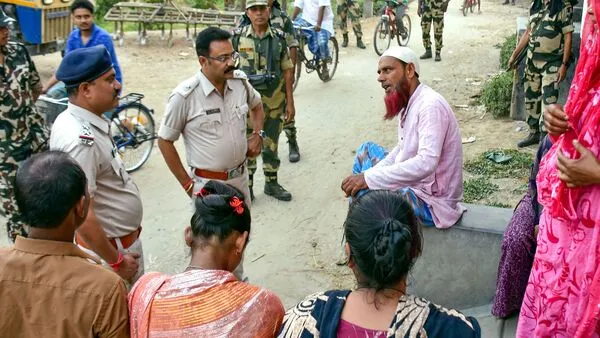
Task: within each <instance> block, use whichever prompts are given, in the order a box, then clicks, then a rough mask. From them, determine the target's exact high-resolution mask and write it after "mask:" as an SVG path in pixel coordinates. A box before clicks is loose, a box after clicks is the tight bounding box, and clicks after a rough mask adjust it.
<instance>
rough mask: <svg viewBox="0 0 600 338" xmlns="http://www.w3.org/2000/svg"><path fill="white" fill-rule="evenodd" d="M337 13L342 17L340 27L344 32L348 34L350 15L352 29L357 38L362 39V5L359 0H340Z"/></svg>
mask: <svg viewBox="0 0 600 338" xmlns="http://www.w3.org/2000/svg"><path fill="white" fill-rule="evenodd" d="M337 14H338V16H339V17H340V29H341V30H342V34H344V35H346V34H348V23H347V21H348V17H350V21H352V30H353V31H354V35H356V38H357V39H362V29H361V27H360V6H359V5H358V1H355V0H354V1H350V0H340V1H338V4H337Z"/></svg>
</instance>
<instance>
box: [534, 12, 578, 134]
mask: <svg viewBox="0 0 600 338" xmlns="http://www.w3.org/2000/svg"><path fill="white" fill-rule="evenodd" d="M548 7H549V6H548V5H545V6H544V8H542V9H541V10H540V11H538V12H537V13H535V14H533V15H531V16H530V18H529V27H528V28H529V29H530V32H531V34H532V35H531V36H530V37H529V44H528V47H529V48H528V50H527V61H526V63H525V112H526V121H527V124H528V125H529V129H530V132H531V133H538V132H540V131H543V128H544V123H543V118H542V114H541V111H542V107H541V103H542V102H543V104H544V105H549V104H553V103H556V102H557V100H558V83H556V80H557V79H558V70H559V69H560V67H561V65H562V62H563V54H564V44H565V39H564V35H565V34H567V33H570V32H573V30H574V28H573V7H572V6H571V4H570V3H569V2H566V3H565V7H564V8H563V9H562V10H561V11H560V12H558V13H557V14H556V15H554V16H553V17H550V13H549V8H548ZM538 26H539V28H538Z"/></svg>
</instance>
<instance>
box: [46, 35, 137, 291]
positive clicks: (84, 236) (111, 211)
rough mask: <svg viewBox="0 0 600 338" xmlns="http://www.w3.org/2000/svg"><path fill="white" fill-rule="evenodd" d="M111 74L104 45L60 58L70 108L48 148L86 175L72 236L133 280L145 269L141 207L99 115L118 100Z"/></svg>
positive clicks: (56, 126)
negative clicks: (86, 202)
mask: <svg viewBox="0 0 600 338" xmlns="http://www.w3.org/2000/svg"><path fill="white" fill-rule="evenodd" d="M115 76H116V75H115V70H114V68H113V64H112V60H111V58H110V54H109V53H108V51H107V50H106V48H105V47H104V46H95V47H90V48H81V49H77V50H74V51H72V52H71V53H69V54H67V55H66V56H65V57H64V59H63V60H62V62H61V64H60V66H59V67H58V70H57V72H56V77H57V79H58V80H59V81H63V82H64V83H65V86H66V88H67V93H68V95H69V107H68V108H67V110H65V111H64V112H62V113H61V114H60V115H59V116H58V117H57V118H56V121H55V122H54V125H53V126H52V132H51V134H50V149H52V150H61V151H64V152H66V153H68V154H69V155H71V156H72V157H73V158H74V159H75V160H76V161H77V162H78V163H79V165H80V166H81V168H82V169H83V171H84V172H85V175H86V177H87V181H88V187H87V188H88V191H89V194H90V197H91V198H92V200H91V202H90V208H89V212H88V216H87V219H86V220H85V222H84V223H83V224H82V225H81V227H80V228H79V229H78V230H77V234H76V237H75V241H76V242H77V244H78V245H79V246H80V247H81V248H82V249H83V250H84V251H86V252H87V253H89V254H91V255H92V256H95V257H97V258H99V259H101V260H102V262H103V264H105V265H108V266H110V267H111V268H112V269H113V270H114V271H115V272H116V273H117V274H119V275H120V276H121V277H122V278H123V279H125V280H126V281H129V282H131V283H133V282H135V281H136V280H137V278H139V276H141V275H142V274H143V272H144V263H143V262H144V261H143V252H142V242H141V241H140V239H139V235H140V231H141V223H142V212H143V210H142V201H141V198H140V193H139V191H138V188H137V186H136V185H135V184H134V183H133V180H132V179H131V177H130V176H129V175H128V174H127V171H126V170H125V166H124V165H123V162H122V161H121V157H120V156H119V153H118V150H117V149H116V147H115V145H114V144H113V142H112V138H111V136H110V132H109V121H108V120H106V119H105V118H104V117H103V113H104V112H106V111H110V110H112V109H114V108H115V107H116V106H117V104H118V103H119V92H120V90H121V84H120V83H119V82H118V81H117V80H116V78H115Z"/></svg>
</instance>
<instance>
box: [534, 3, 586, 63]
mask: <svg viewBox="0 0 600 338" xmlns="http://www.w3.org/2000/svg"><path fill="white" fill-rule="evenodd" d="M532 6H533V4H532ZM529 29H531V36H530V37H529V49H528V51H527V55H528V58H529V59H531V60H534V61H535V64H536V67H537V68H540V69H541V68H543V67H544V66H545V67H546V68H549V67H560V65H561V64H562V59H563V54H564V47H565V34H568V33H571V32H573V31H574V30H575V28H574V26H573V6H571V4H570V3H568V2H567V3H565V5H564V8H563V9H562V10H561V11H560V12H558V13H556V14H555V15H554V16H550V6H549V5H548V4H545V5H544V7H543V8H542V9H540V10H539V11H538V12H536V13H534V14H533V15H531V16H530V17H529ZM556 71H558V69H556Z"/></svg>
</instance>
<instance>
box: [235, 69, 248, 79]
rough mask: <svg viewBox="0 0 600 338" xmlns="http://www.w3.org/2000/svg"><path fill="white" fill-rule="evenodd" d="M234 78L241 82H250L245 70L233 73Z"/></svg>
mask: <svg viewBox="0 0 600 338" xmlns="http://www.w3.org/2000/svg"><path fill="white" fill-rule="evenodd" d="M233 78H234V79H239V80H248V75H246V73H245V72H244V71H243V70H240V69H236V70H234V71H233Z"/></svg>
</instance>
